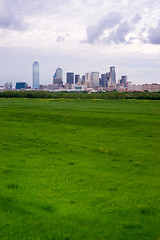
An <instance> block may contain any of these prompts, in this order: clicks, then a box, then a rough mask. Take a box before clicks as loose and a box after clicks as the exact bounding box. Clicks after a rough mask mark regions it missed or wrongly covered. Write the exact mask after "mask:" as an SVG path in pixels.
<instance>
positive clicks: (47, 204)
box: [0, 99, 160, 240]
mask: <svg viewBox="0 0 160 240" xmlns="http://www.w3.org/2000/svg"><path fill="white" fill-rule="evenodd" d="M0 239H4V240H14V239H16V240H18V239H24V240H29V239H30V240H32V239H33V240H74V239H80V240H102V239H103V240H147V239H148V240H159V239H160V102H159V101H138V100H57V101H56V100H47V99H46V100H43V99H0Z"/></svg>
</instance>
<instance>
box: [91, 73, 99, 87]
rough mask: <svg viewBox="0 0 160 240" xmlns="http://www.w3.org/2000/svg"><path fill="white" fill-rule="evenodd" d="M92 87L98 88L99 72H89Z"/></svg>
mask: <svg viewBox="0 0 160 240" xmlns="http://www.w3.org/2000/svg"><path fill="white" fill-rule="evenodd" d="M91 80H92V87H93V88H95V87H98V86H99V72H91Z"/></svg>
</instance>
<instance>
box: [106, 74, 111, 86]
mask: <svg viewBox="0 0 160 240" xmlns="http://www.w3.org/2000/svg"><path fill="white" fill-rule="evenodd" d="M109 79H110V72H108V73H106V87H108V83H109Z"/></svg>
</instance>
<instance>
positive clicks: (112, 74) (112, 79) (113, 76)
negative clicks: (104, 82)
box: [109, 67, 116, 87]
mask: <svg viewBox="0 0 160 240" xmlns="http://www.w3.org/2000/svg"><path fill="white" fill-rule="evenodd" d="M111 86H112V87H115V86H116V72H115V67H110V79H109V87H111Z"/></svg>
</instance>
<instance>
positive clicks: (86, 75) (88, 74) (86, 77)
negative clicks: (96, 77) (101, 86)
mask: <svg viewBox="0 0 160 240" xmlns="http://www.w3.org/2000/svg"><path fill="white" fill-rule="evenodd" d="M85 81H91V74H90V73H85Z"/></svg>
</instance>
